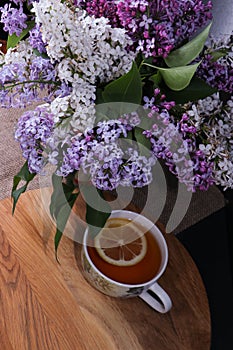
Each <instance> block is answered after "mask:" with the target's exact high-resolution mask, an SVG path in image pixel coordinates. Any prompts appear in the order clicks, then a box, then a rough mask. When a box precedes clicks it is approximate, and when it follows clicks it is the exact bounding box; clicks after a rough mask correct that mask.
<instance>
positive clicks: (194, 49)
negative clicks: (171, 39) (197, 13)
mask: <svg viewBox="0 0 233 350" xmlns="http://www.w3.org/2000/svg"><path fill="white" fill-rule="evenodd" d="M211 25H212V23H210V24H209V25H208V26H207V27H206V28H205V29H204V30H203V31H202V32H201V33H200V34H198V35H197V36H196V37H195V38H193V39H192V40H191V41H189V42H188V43H187V44H185V45H183V46H181V47H180V48H178V49H176V50H174V51H172V52H170V54H169V55H168V56H167V57H166V58H165V59H164V61H165V62H166V64H167V65H168V67H179V66H186V65H187V64H189V63H190V62H192V61H193V60H194V59H195V58H196V57H197V56H198V55H199V54H200V52H201V51H202V50H203V48H204V45H205V42H206V39H207V38H208V35H209V31H210V27H211Z"/></svg>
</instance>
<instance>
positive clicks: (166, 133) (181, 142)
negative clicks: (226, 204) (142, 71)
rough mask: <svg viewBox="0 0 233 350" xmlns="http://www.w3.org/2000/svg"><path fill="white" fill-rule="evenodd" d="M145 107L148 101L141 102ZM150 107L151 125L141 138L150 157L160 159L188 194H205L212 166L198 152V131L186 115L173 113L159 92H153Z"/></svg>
mask: <svg viewBox="0 0 233 350" xmlns="http://www.w3.org/2000/svg"><path fill="white" fill-rule="evenodd" d="M144 101H146V104H147V103H148V99H147V98H144ZM154 103H155V104H154V105H153V106H152V107H151V111H150V113H149V115H148V116H149V118H150V119H151V121H152V122H153V124H152V126H151V128H150V129H148V130H146V131H145V132H144V134H145V135H146V137H148V138H149V140H150V142H151V147H152V153H153V154H154V157H155V158H157V159H163V160H164V162H165V164H166V165H167V167H168V169H169V171H170V172H171V173H173V174H174V175H175V176H176V177H177V178H178V179H179V181H180V182H181V183H184V184H185V185H186V186H187V188H188V189H189V190H191V191H196V190H197V189H200V190H207V189H208V188H209V186H211V185H212V184H213V183H214V180H213V165H212V164H211V163H210V162H209V159H208V157H207V155H205V154H204V152H202V151H200V150H199V146H198V143H197V139H198V130H197V128H196V127H195V126H194V125H193V122H192V119H191V117H190V115H188V114H187V113H185V112H183V111H182V110H180V112H179V113H178V115H177V112H176V113H175V111H174V110H173V107H174V106H175V103H174V102H173V101H170V102H167V101H166V98H165V96H164V95H161V93H160V90H159V89H156V90H155V92H154Z"/></svg>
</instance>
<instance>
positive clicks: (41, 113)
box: [15, 106, 54, 173]
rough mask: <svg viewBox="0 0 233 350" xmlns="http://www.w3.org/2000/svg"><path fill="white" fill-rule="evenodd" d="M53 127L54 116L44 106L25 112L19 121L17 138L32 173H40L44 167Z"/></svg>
mask: <svg viewBox="0 0 233 350" xmlns="http://www.w3.org/2000/svg"><path fill="white" fill-rule="evenodd" d="M53 127H54V121H53V115H52V114H50V113H48V111H47V108H46V107H43V106H38V107H36V109H35V110H34V111H28V112H25V113H24V114H23V115H22V116H21V117H20V119H19V121H18V125H17V130H16V132H15V138H16V140H17V141H18V142H19V143H20V147H21V149H22V154H23V157H24V158H25V159H27V161H28V168H29V171H30V172H31V173H40V172H41V170H42V168H43V166H44V163H45V158H44V157H43V151H44V149H45V147H46V143H47V140H48V138H49V137H50V136H51V133H52V131H53Z"/></svg>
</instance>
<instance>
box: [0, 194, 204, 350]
mask: <svg viewBox="0 0 233 350" xmlns="http://www.w3.org/2000/svg"><path fill="white" fill-rule="evenodd" d="M45 193H47V192H46V190H45V192H43V195H42V196H41V192H40V190H33V191H28V192H27V193H25V194H24V195H23V196H22V197H21V199H20V201H19V206H18V208H17V210H16V212H15V215H14V217H12V216H11V208H12V203H11V201H10V199H6V200H3V201H1V202H0V212H1V218H0V307H1V314H0V337H1V338H0V348H1V350H27V349H30V350H31V349H32V350H37V349H38V350H47V349H48V350H58V349H62V350H66V349H69V350H82V349H88V350H92V349H102V350H105V349H106V350H117V349H118V350H126V349H127V350H131V349H134V350H143V349H152V350H153V349H156V350H168V349H169V350H176V349H177V350H196V349H198V350H208V349H209V347H210V315H209V307H208V301H207V297H206V293H205V289H204V287H203V283H202V280H201V278H200V275H199V272H198V270H197V268H196V266H195V264H194V262H193V261H192V259H191V257H190V256H189V254H188V253H187V251H186V250H185V249H184V247H183V246H182V245H181V244H180V243H179V242H178V240H177V239H176V238H175V237H174V236H173V235H165V238H166V240H167V243H168V248H169V253H170V255H169V265H168V268H167V270H166V272H165V274H164V276H163V277H162V278H161V279H160V282H161V285H162V286H163V287H164V288H165V289H166V291H167V292H168V293H169V295H170V296H171V298H172V300H173V308H172V310H171V311H170V312H169V313H167V314H165V315H161V314H159V313H157V312H155V311H154V310H152V309H151V308H150V307H149V306H147V304H145V303H144V302H143V301H142V300H141V299H139V298H133V299H127V300H126V299H124V300H120V299H115V298H111V297H108V296H105V295H103V294H101V293H99V292H98V291H96V290H94V289H93V288H92V287H91V286H90V285H89V284H88V283H87V282H86V281H85V279H84V278H83V276H82V273H81V269H80V259H79V258H80V244H79V243H76V242H74V241H73V240H72V239H70V238H68V237H66V236H64V237H63V238H62V243H61V245H60V248H59V260H60V264H58V263H57V262H56V260H55V257H54V250H53V238H54V233H55V228H54V225H53V223H52V221H51V219H50V217H49V215H48V213H47V212H48V208H47V205H48V200H47V199H46V198H47V197H46V195H45ZM48 193H49V191H48ZM78 211H79V213H81V217H82V218H83V215H84V206H83V203H82V202H80V203H79V206H78ZM84 227H85V224H84V222H83V220H81V219H77V215H74V217H73V218H72V219H71V221H70V223H69V225H68V226H67V235H69V237H73V238H74V237H75V238H76V239H77V240H80V237H81V235H82V233H83V231H84Z"/></svg>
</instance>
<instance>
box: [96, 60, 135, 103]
mask: <svg viewBox="0 0 233 350" xmlns="http://www.w3.org/2000/svg"><path fill="white" fill-rule="evenodd" d="M102 96H103V100H104V102H129V103H134V104H140V103H141V99H142V82H141V76H140V73H139V70H138V68H137V65H136V63H134V62H133V64H132V68H131V70H130V71H129V72H128V73H126V74H125V75H123V76H122V77H120V78H118V79H116V80H114V81H112V82H111V83H109V84H108V85H107V86H106V87H105V89H104V91H103V94H102Z"/></svg>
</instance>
